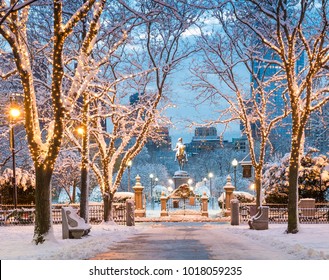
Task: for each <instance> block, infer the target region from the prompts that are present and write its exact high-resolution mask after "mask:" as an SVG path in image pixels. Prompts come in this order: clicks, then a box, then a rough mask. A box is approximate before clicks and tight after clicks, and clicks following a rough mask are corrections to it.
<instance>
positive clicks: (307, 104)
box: [213, 0, 329, 233]
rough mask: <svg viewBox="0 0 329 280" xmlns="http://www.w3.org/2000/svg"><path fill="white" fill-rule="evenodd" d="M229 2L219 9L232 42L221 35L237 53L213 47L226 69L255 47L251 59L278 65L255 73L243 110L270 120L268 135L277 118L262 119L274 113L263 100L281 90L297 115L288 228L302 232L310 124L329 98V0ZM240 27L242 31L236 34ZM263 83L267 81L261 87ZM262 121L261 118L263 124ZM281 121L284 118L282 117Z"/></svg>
mask: <svg viewBox="0 0 329 280" xmlns="http://www.w3.org/2000/svg"><path fill="white" fill-rule="evenodd" d="M226 2H227V5H225V8H223V9H222V10H219V11H217V12H216V14H219V15H220V16H221V17H220V18H221V22H222V24H223V26H224V32H225V33H226V34H227V30H229V29H227V28H229V27H230V26H232V25H230V26H228V27H227V28H226V26H227V23H230V24H231V23H232V24H233V26H234V30H235V31H234V32H230V33H229V35H230V36H229V41H228V42H229V43H227V42H226V41H221V44H220V46H221V47H222V46H223V45H224V46H225V44H231V47H232V48H233V49H234V50H237V51H236V54H235V56H233V59H232V56H227V54H226V53H227V52H225V53H224V52H223V51H222V48H216V45H213V46H214V48H213V49H214V50H215V51H216V52H218V53H219V54H220V55H221V57H222V58H223V59H222V61H223V62H225V65H226V67H227V68H226V70H225V69H224V73H227V74H226V75H227V79H229V78H230V76H232V75H234V73H232V72H231V71H229V70H228V69H232V65H235V64H236V58H237V57H241V56H240V54H243V56H242V57H241V58H244V57H245V53H247V54H248V53H249V54H250V55H249V57H248V60H252V61H254V62H256V63H257V61H260V62H261V63H260V64H259V66H261V67H259V68H260V69H259V71H260V72H259V73H264V72H266V71H267V70H266V69H269V68H267V67H266V65H268V66H269V67H272V69H275V71H274V72H273V75H272V76H270V77H269V75H266V79H265V76H261V77H263V79H259V78H258V76H256V75H255V74H256V73H254V75H252V85H251V86H252V92H255V94H253V96H252V98H251V100H250V103H249V104H250V105H251V106H249V105H248V106H247V107H245V109H244V110H241V109H242V107H241V109H239V110H238V112H239V113H240V114H241V113H243V114H246V112H248V111H249V112H250V110H251V111H252V112H253V113H254V114H253V115H254V116H256V120H255V122H254V123H256V124H257V126H260V127H263V125H264V129H261V130H260V133H261V137H264V136H266V134H268V132H269V130H268V129H267V127H271V126H273V125H274V123H273V122H271V123H268V122H263V125H262V118H259V117H260V116H263V115H264V114H265V113H268V110H264V107H259V106H257V104H268V103H267V102H266V103H264V101H267V100H270V99H269V98H268V94H270V93H271V91H272V92H275V91H276V92H280V93H281V96H278V98H281V100H282V102H283V104H285V106H283V112H282V113H283V114H287V113H289V114H290V117H291V148H290V152H291V157H290V164H289V205H288V213H289V215H288V216H289V218H288V227H287V232H288V233H296V232H298V230H299V224H298V223H299V219H298V169H299V166H300V155H301V154H302V151H303V145H304V130H305V127H306V124H307V121H308V119H309V117H310V114H311V113H312V112H313V111H315V110H318V109H319V108H321V106H323V105H324V104H325V103H326V102H327V101H328V98H329V97H328V82H327V77H328V73H329V71H328V69H329V68H328V60H329V48H328V28H329V25H328V8H329V5H328V1H327V0H324V1H320V0H311V1H309V0H299V1H287V0H268V1H262V2H260V1H256V0H247V1H235V0H230V1H226ZM236 33H238V34H239V37H236V36H235V34H236ZM220 38H222V37H220ZM226 38H227V37H226ZM239 38H243V40H242V42H245V43H244V44H243V45H241V44H238V42H241V40H238V41H236V40H237V39H239ZM232 39H233V40H232ZM232 41H233V42H232ZM234 41H236V43H234ZM232 43H233V44H232ZM229 53H230V52H229ZM264 63H265V64H264ZM213 64H215V63H213ZM246 67H248V64H247V65H246ZM249 67H250V66H249ZM220 73H221V72H220ZM236 73H237V72H235V77H236ZM267 79H268V80H267ZM266 83H268V86H270V84H272V85H273V86H274V90H271V88H272V87H266ZM269 83H270V84H269ZM255 85H256V86H255ZM260 85H265V86H263V87H260ZM228 86H229V88H231V89H233V91H237V90H238V88H237V87H233V88H232V87H230V85H228ZM238 101H239V103H240V104H242V102H244V100H241V99H239V98H238ZM247 104H248V103H247ZM273 109H275V108H273ZM240 119H242V118H241V117H240ZM258 122H260V123H259V125H258ZM276 122H277V123H278V121H277V120H276ZM245 130H246V132H247V133H248V130H249V131H250V130H251V126H250V127H248V126H246V125H245ZM264 139H265V138H264ZM252 141H253V140H252ZM252 141H251V142H252ZM261 146H262V145H261ZM250 147H252V145H251V146H250ZM260 153H262V150H260ZM251 156H252V155H251ZM252 157H253V156H252ZM262 161H263V160H262V157H259V164H260V166H261V165H263V162H262ZM256 172H257V169H256ZM259 174H260V172H259ZM256 184H257V182H256ZM259 192H260V188H259V187H258V188H257V199H259Z"/></svg>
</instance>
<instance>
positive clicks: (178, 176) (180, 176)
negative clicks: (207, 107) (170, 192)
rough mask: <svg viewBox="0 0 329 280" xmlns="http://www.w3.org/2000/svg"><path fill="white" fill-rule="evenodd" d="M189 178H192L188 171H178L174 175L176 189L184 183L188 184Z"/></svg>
mask: <svg viewBox="0 0 329 280" xmlns="http://www.w3.org/2000/svg"><path fill="white" fill-rule="evenodd" d="M188 179H190V175H189V174H188V173H187V172H186V171H183V170H178V171H176V172H175V174H174V176H173V180H174V185H175V189H177V188H178V187H179V186H180V185H182V184H188Z"/></svg>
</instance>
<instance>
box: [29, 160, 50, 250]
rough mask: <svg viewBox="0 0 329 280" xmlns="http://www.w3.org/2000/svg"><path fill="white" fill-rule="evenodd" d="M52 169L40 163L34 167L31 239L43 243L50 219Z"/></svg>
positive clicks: (36, 242)
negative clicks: (32, 232)
mask: <svg viewBox="0 0 329 280" xmlns="http://www.w3.org/2000/svg"><path fill="white" fill-rule="evenodd" d="M52 171H53V170H52V169H51V167H49V166H46V165H41V166H36V167H35V226H34V237H33V241H34V242H35V244H39V243H43V242H44V241H45V235H47V234H48V232H49V230H50V228H51V225H52V221H51V188H50V181H51V175H52Z"/></svg>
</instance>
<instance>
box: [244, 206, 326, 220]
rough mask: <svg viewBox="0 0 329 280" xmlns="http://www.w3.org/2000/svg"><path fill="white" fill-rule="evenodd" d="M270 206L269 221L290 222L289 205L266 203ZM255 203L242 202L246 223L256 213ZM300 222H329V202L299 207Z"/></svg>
mask: <svg viewBox="0 0 329 280" xmlns="http://www.w3.org/2000/svg"><path fill="white" fill-rule="evenodd" d="M263 206H269V223H272V224H283V223H287V222H288V207H287V205H286V204H264V205H263ZM256 212H257V209H256V205H255V204H240V206H239V215H240V222H241V223H246V222H248V220H249V219H250V217H251V216H253V215H254V214H256ZM298 214H299V222H300V223H302V224H327V223H329V203H316V205H315V208H299V209H298Z"/></svg>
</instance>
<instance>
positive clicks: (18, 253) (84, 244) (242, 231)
mask: <svg viewBox="0 0 329 280" xmlns="http://www.w3.org/2000/svg"><path fill="white" fill-rule="evenodd" d="M201 226H205V230H207V229H209V228H210V229H211V228H212V227H214V229H215V228H217V229H218V230H216V231H215V232H218V235H220V234H221V229H223V231H225V232H229V233H230V234H231V236H232V238H233V240H234V239H235V238H236V239H237V240H238V239H239V240H241V239H243V240H244V242H246V244H248V241H250V240H258V241H259V242H265V243H267V244H271V246H272V247H276V248H279V249H281V250H283V251H285V252H288V253H289V254H293V255H295V256H297V257H298V259H301V260H304V259H306V260H312V259H313V260H324V259H329V241H328V232H329V225H327V224H325V225H317V224H303V225H301V226H300V232H299V233H298V234H285V233H284V231H285V229H286V225H284V224H279V225H272V224H270V226H269V229H268V230H265V231H255V230H250V229H249V228H248V226H247V225H246V224H243V225H239V226H231V225H230V224H223V225H221V226H220V227H219V226H218V224H217V225H215V224H212V223H202V225H201ZM218 227H219V228H218ZM152 228H154V230H156V227H154V226H153V225H152V223H142V224H139V223H137V224H136V226H134V227H126V226H116V225H106V224H101V225H93V227H92V230H91V232H90V234H89V235H88V236H85V237H83V238H82V239H65V240H63V239H62V231H61V225H54V226H53V234H52V236H49V239H48V240H47V241H46V242H45V244H42V245H38V246H36V245H33V244H32V242H31V241H32V236H33V226H1V227H0V236H1V239H0V248H1V250H0V259H2V260H83V259H89V258H91V257H93V256H95V255H96V254H98V253H101V252H106V251H108V250H109V249H108V247H109V246H111V245H112V244H114V243H115V242H119V241H121V240H124V239H126V238H128V237H132V236H134V235H136V234H139V233H142V232H143V231H144V230H147V231H148V232H149V231H150V230H151V231H152ZM266 256H267V258H268V259H269V260H270V259H271V252H270V251H269V252H266Z"/></svg>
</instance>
